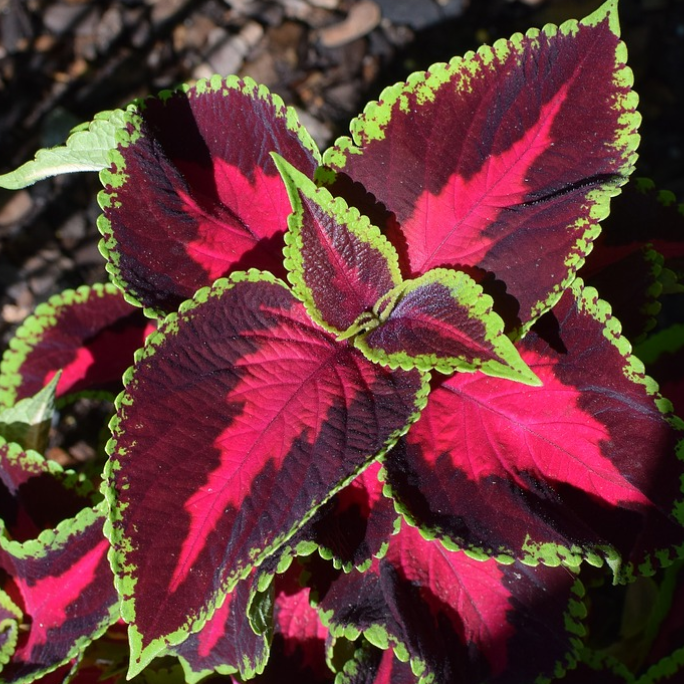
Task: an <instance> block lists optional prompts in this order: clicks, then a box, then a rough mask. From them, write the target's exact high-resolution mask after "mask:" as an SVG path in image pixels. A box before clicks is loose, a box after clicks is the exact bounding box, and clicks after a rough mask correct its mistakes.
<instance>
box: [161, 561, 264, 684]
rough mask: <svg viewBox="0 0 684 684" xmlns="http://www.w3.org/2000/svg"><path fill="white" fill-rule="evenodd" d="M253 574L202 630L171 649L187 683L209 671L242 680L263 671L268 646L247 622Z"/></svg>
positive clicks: (192, 683)
mask: <svg viewBox="0 0 684 684" xmlns="http://www.w3.org/2000/svg"><path fill="white" fill-rule="evenodd" d="M255 574H256V573H255V571H252V574H251V575H250V577H249V578H247V579H244V580H241V581H240V582H238V583H237V585H236V586H235V587H234V588H233V590H232V591H230V592H229V593H228V594H227V595H226V598H225V600H224V602H223V604H222V605H221V606H220V607H219V608H218V609H217V610H216V612H215V613H214V614H213V616H212V617H211V618H210V619H209V620H207V622H206V624H205V625H204V626H203V627H202V629H201V630H200V631H199V632H197V633H195V634H191V635H190V636H189V637H188V638H187V639H186V640H185V641H184V642H183V643H182V644H180V645H179V646H177V647H176V648H175V649H173V650H174V652H175V653H176V655H178V657H179V659H180V662H181V665H182V666H183V670H184V672H185V679H186V681H187V682H188V684H194V682H197V681H199V680H200V679H202V678H203V677H205V676H206V675H207V674H210V673H211V672H217V673H219V674H232V673H234V672H240V674H241V676H242V677H244V678H245V679H251V678H252V677H254V675H255V674H257V673H259V672H262V671H263V669H264V666H265V665H266V662H267V660H268V655H269V646H270V644H269V642H268V640H267V637H266V635H264V634H257V633H256V632H255V631H254V629H253V628H252V626H251V624H250V622H249V620H248V619H247V611H248V607H249V603H250V598H251V597H252V592H253V581H252V578H253V577H254V575H255Z"/></svg>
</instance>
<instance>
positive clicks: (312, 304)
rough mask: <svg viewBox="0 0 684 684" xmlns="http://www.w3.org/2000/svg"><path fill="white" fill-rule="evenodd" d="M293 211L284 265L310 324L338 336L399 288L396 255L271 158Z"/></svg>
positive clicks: (340, 206) (354, 216) (355, 216)
mask: <svg viewBox="0 0 684 684" xmlns="http://www.w3.org/2000/svg"><path fill="white" fill-rule="evenodd" d="M275 161H276V164H277V166H278V169H279V170H280V172H281V174H282V176H283V180H284V181H285V183H286V185H287V189H288V193H289V195H290V202H291V203H292V207H293V212H294V213H293V214H292V216H290V219H289V231H288V233H287V236H286V242H287V247H286V248H285V259H286V260H285V265H286V267H287V269H288V271H289V278H290V280H291V281H292V284H293V286H294V291H295V294H296V295H297V296H298V297H299V299H301V300H302V301H303V302H304V304H305V305H306V308H307V311H308V312H309V315H310V316H311V317H312V318H313V320H314V321H316V322H317V323H319V324H320V325H322V326H323V327H324V328H326V329H327V330H330V331H331V332H335V333H337V334H338V335H339V334H341V333H344V332H345V331H346V330H347V329H348V328H350V327H351V326H352V325H353V324H354V322H355V321H356V320H357V319H358V318H359V316H362V315H365V316H370V315H371V311H372V310H373V307H374V306H375V304H376V302H378V300H380V299H381V298H382V297H383V296H384V295H386V294H387V293H388V292H389V291H390V290H391V289H393V288H394V287H396V286H397V285H399V284H400V283H401V274H400V272H399V264H398V261H397V253H396V251H395V250H394V248H393V247H392V245H391V244H390V243H389V242H388V241H387V238H385V237H384V236H383V235H381V233H380V230H379V229H378V228H377V227H375V226H373V225H371V224H370V222H369V220H368V218H366V217H365V216H361V215H360V214H359V212H358V211H357V210H356V209H355V208H353V207H351V208H349V207H347V204H346V203H345V202H344V200H343V199H342V198H337V199H334V198H333V197H332V196H331V194H330V193H329V192H328V191H327V190H326V189H325V188H317V187H316V185H315V183H314V182H313V181H312V180H310V179H309V178H307V176H305V175H304V174H303V173H301V172H300V171H298V170H297V169H295V168H294V167H293V166H292V165H291V164H288V163H287V162H286V161H285V160H284V159H280V158H276V159H275Z"/></svg>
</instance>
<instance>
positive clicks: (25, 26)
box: [0, 0, 684, 350]
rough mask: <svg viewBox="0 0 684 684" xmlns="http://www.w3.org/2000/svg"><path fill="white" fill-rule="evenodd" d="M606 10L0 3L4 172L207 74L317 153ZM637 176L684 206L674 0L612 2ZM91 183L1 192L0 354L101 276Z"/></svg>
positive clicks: (424, 1)
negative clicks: (253, 95)
mask: <svg viewBox="0 0 684 684" xmlns="http://www.w3.org/2000/svg"><path fill="white" fill-rule="evenodd" d="M600 4H601V3H600V0H546V1H543V0H542V1H539V0H536V1H535V0H527V2H520V1H512V0H279V1H269V0H229V1H228V0H226V1H222V0H118V1H117V0H0V173H4V172H6V171H9V170H12V169H14V168H16V167H17V166H19V165H20V164H22V163H23V162H25V161H27V160H28V159H30V158H32V156H33V154H34V152H35V150H36V149H38V148H39V147H42V146H47V145H56V144H61V143H62V142H63V141H64V139H65V138H66V136H67V134H68V131H69V130H70V129H71V128H72V127H73V126H75V125H77V124H78V123H80V122H82V121H88V120H90V119H91V118H92V116H93V114H95V113H96V112H98V111H101V110H106V109H114V108H117V107H121V106H124V105H125V104H126V103H128V102H129V101H131V100H133V99H134V98H137V97H142V96H145V95H147V94H150V93H156V92H158V91H159V90H162V89H164V88H168V87H171V86H173V85H175V84H177V83H180V82H186V81H192V80H194V79H197V78H201V77H204V76H208V75H210V74H212V73H221V74H229V73H237V74H240V75H243V76H251V77H252V78H254V79H255V80H256V81H258V82H261V83H265V84H266V85H267V86H268V87H269V88H270V89H271V90H272V91H274V92H276V93H278V94H279V95H280V96H281V97H282V98H283V99H284V101H285V102H286V103H287V104H290V105H294V106H295V107H297V109H298V110H299V114H300V117H301V118H302V120H303V122H304V124H305V125H306V126H307V128H308V129H309V130H310V132H311V133H312V134H313V136H314V138H315V139H316V140H317V142H318V144H319V145H320V146H321V148H325V147H326V146H328V145H329V144H330V143H331V141H333V140H334V139H335V138H336V137H337V136H339V135H344V134H346V133H347V131H348V125H349V121H350V119H351V118H352V117H353V116H354V115H355V114H357V113H358V112H359V111H360V109H361V108H362V106H363V104H364V103H365V102H366V101H367V100H369V99H373V98H376V97H377V96H378V95H379V93H380V92H381V90H382V88H383V87H385V86H387V85H390V84H392V83H394V82H396V81H397V80H401V79H404V78H406V76H407V75H408V74H409V73H411V72H412V71H415V70H419V69H424V68H426V67H428V66H429V65H430V64H432V63H434V62H437V61H446V60H448V59H449V58H450V57H452V56H454V55H457V54H462V53H463V52H465V51H466V50H469V49H476V48H477V47H478V45H480V44H481V43H483V42H492V41H494V40H496V39H497V38H500V37H508V36H509V35H510V34H512V33H514V32H515V31H525V30H526V29H527V28H529V27H531V26H541V25H543V24H544V23H546V22H549V21H551V22H553V23H559V22H561V21H564V20H565V19H568V18H579V17H582V16H584V15H586V14H588V13H589V12H591V11H592V10H593V9H595V8H596V7H598V6H599V5H600ZM620 12H621V22H622V26H623V37H624V39H625V41H626V43H627V45H628V47H629V51H630V63H631V65H632V68H633V69H634V72H635V81H636V88H637V90H638V92H639V93H640V96H641V112H642V115H643V117H644V123H643V126H642V134H643V143H642V147H641V157H640V163H639V168H638V173H639V174H640V175H645V176H649V177H651V178H653V179H654V180H655V181H656V183H657V184H658V185H659V186H660V187H663V188H668V189H670V190H672V191H674V192H675V193H676V194H677V195H678V198H679V200H680V201H684V161H683V159H684V138H683V128H682V125H681V124H680V116H681V114H680V112H681V111H682V109H683V105H684V77H683V73H684V71H683V70H684V0H621V4H620ZM97 190H98V179H97V175H96V174H73V175H68V176H62V177H59V178H55V179H51V180H47V181H43V182H40V183H37V184H36V185H34V186H32V187H30V188H27V189H26V190H21V191H17V192H8V191H1V190H0V350H2V348H3V346H4V345H5V344H7V342H8V340H9V338H10V336H11V334H12V332H13V330H14V329H15V328H16V326H17V325H18V324H19V323H20V322H21V321H22V320H23V319H24V318H25V317H26V316H27V315H28V314H29V313H30V312H31V311H32V310H33V309H34V308H35V306H36V305H37V304H38V303H40V302H42V301H45V300H46V299H48V298H49V297H50V296H51V295H52V294H55V293H56V292H59V291H61V290H63V289H65V288H68V287H77V286H78V285H80V284H83V283H93V282H96V281H103V280H105V279H106V273H105V270H104V263H103V259H102V257H101V256H100V254H99V252H98V249H97V242H98V240H99V234H98V232H97V229H96V226H95V221H96V219H97V216H98V214H99V208H98V206H97V203H96V199H95V198H96V193H97Z"/></svg>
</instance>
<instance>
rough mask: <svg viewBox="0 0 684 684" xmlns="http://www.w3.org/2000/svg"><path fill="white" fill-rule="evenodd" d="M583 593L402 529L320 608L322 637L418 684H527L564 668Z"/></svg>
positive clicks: (540, 573)
mask: <svg viewBox="0 0 684 684" xmlns="http://www.w3.org/2000/svg"><path fill="white" fill-rule="evenodd" d="M582 594H583V590H582V588H581V585H579V583H578V582H577V581H576V580H575V579H574V578H573V576H572V575H571V574H570V573H568V572H563V571H561V572H558V571H556V570H555V569H552V568H545V567H543V566H539V567H537V568H531V567H528V566H524V565H522V564H520V563H516V564H513V565H509V566H505V565H501V564H498V563H497V562H496V561H494V560H493V559H490V560H487V561H476V560H473V559H472V558H469V557H468V556H467V555H466V554H464V553H462V552H455V551H448V550H447V549H445V548H444V547H443V546H442V545H441V544H440V543H439V542H437V541H427V540H426V539H424V538H423V537H422V536H421V535H420V533H419V532H418V530H416V529H415V528H411V527H409V526H407V525H405V524H404V525H403V526H402V528H401V530H400V532H399V533H398V534H397V535H395V536H393V537H392V538H391V539H390V543H389V548H388V551H387V555H386V556H385V558H383V559H382V560H375V561H374V562H373V564H372V565H371V567H370V569H369V570H367V571H366V572H365V573H359V572H357V571H352V572H351V573H349V574H346V575H341V576H340V577H339V578H338V579H337V580H336V581H335V582H334V583H333V585H332V586H331V587H330V589H329V590H328V591H327V592H326V593H325V595H323V596H322V597H321V599H320V603H319V608H320V610H321V614H322V616H324V621H326V622H327V621H329V623H330V630H331V633H332V634H334V635H345V636H347V637H349V638H353V637H354V635H355V634H356V635H358V634H359V633H363V635H364V636H365V637H366V638H367V639H368V640H369V641H370V642H371V643H373V644H375V645H376V646H378V647H379V648H383V649H387V648H388V647H390V646H391V647H392V648H393V650H394V651H395V653H396V654H397V656H398V657H399V658H400V659H401V660H409V661H410V663H411V667H412V670H413V672H414V673H416V674H417V675H419V677H420V681H425V682H428V681H436V682H463V683H464V684H468V683H470V682H472V683H473V684H476V683H477V684H479V682H482V681H485V680H486V681H487V682H520V681H534V680H535V678H536V677H538V676H540V675H546V676H548V675H550V674H552V673H553V672H554V671H556V670H557V669H559V668H560V669H564V668H565V667H566V666H568V665H570V664H572V663H573V662H574V656H573V651H574V650H575V649H576V648H577V647H578V646H579V644H580V642H579V639H578V636H581V635H582V633H583V628H582V626H581V624H580V623H579V619H580V618H581V617H582V616H583V615H584V607H583V606H582V604H581V603H579V598H581V596H582Z"/></svg>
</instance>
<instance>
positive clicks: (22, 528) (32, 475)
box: [0, 437, 97, 542]
mask: <svg viewBox="0 0 684 684" xmlns="http://www.w3.org/2000/svg"><path fill="white" fill-rule="evenodd" d="M96 496H97V492H95V491H94V489H93V486H92V484H91V483H90V482H89V481H88V480H86V479H85V478H84V477H83V476H82V475H78V474H76V473H74V472H73V471H65V470H63V469H62V468H61V466H60V465H59V464H57V463H55V462H54V461H50V460H47V459H45V458H43V457H42V456H40V455H38V454H37V453H36V452H34V451H30V450H29V451H25V450H24V449H22V448H21V447H20V446H19V445H18V444H14V443H11V442H6V441H5V440H4V439H2V437H0V529H2V528H4V529H6V530H7V532H8V533H9V535H10V536H11V538H12V539H13V540H15V541H19V542H23V541H27V540H28V539H33V538H35V537H37V536H38V534H39V533H40V532H42V531H43V530H47V529H51V528H53V527H56V526H57V524H58V523H60V522H61V521H62V520H65V519H67V518H71V517H73V516H75V515H76V514H77V513H78V512H79V511H80V510H81V509H83V508H85V507H87V506H92V505H93V504H94V503H95V501H94V499H95V497H96Z"/></svg>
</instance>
